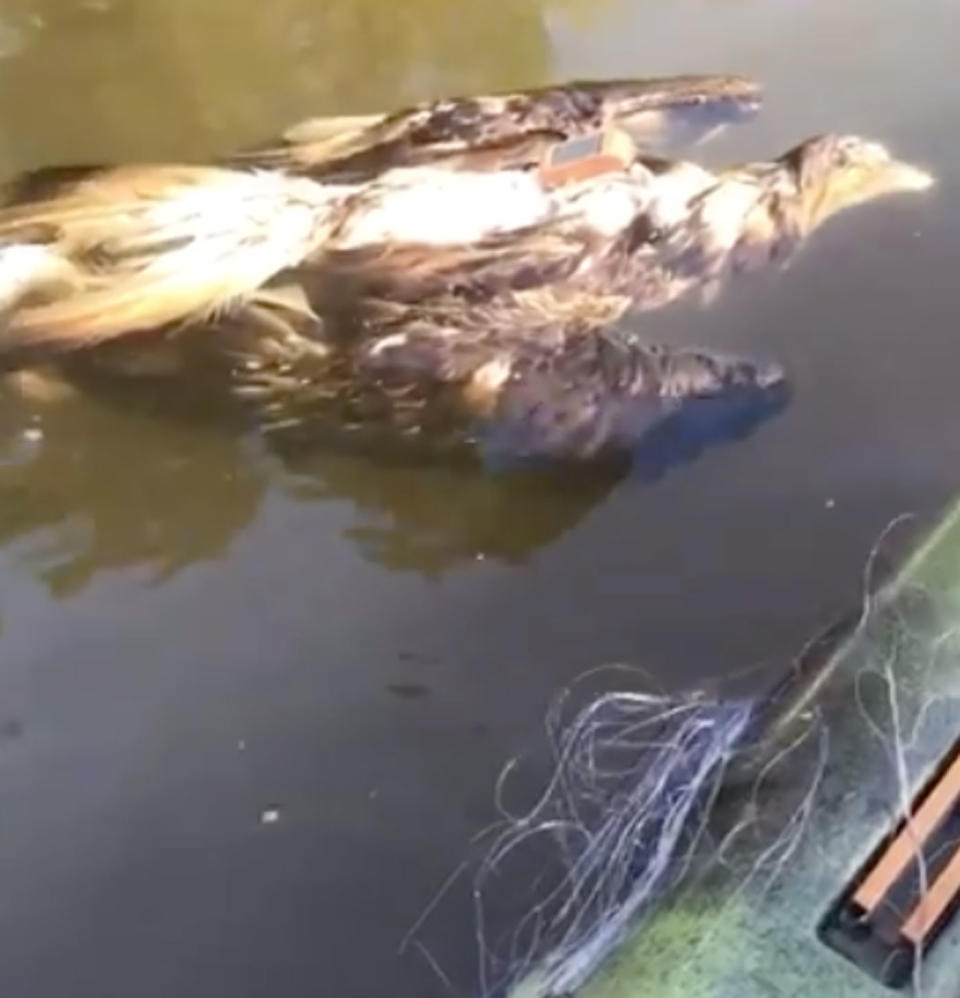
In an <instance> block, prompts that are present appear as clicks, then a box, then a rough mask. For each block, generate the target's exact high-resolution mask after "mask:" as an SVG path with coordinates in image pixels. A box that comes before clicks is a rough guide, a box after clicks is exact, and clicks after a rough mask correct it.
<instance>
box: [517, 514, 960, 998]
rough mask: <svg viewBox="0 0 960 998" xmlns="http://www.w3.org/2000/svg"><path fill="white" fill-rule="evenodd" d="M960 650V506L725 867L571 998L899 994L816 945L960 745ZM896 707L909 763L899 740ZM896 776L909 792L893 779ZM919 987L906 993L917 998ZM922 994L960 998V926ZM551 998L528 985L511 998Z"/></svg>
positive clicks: (918, 560)
mask: <svg viewBox="0 0 960 998" xmlns="http://www.w3.org/2000/svg"><path fill="white" fill-rule="evenodd" d="M958 635H960V504H958V505H957V506H956V507H955V508H954V509H953V510H952V511H951V512H950V513H949V514H948V515H947V516H946V518H945V519H944V521H943V522H942V523H941V524H940V526H939V527H938V528H937V529H936V530H935V531H934V532H933V533H932V534H931V535H930V536H929V538H928V539H927V541H926V542H925V543H924V544H923V545H922V546H921V547H920V548H919V549H918V550H917V551H916V552H915V553H914V555H913V556H912V557H911V558H910V559H909V560H908V561H907V563H906V564H905V565H904V567H903V568H902V569H901V570H900V571H899V573H898V574H897V575H896V577H895V578H894V579H893V580H892V581H891V582H889V583H888V584H887V585H886V587H885V588H884V589H883V590H882V591H881V593H880V594H879V595H878V596H876V597H875V599H874V601H873V603H872V605H871V608H870V612H869V614H867V615H866V616H865V618H864V620H863V621H862V624H861V626H860V627H858V628H856V630H855V631H854V632H853V633H852V636H850V637H849V638H847V639H846V640H845V642H844V643H843V644H842V645H841V646H840V647H839V648H838V649H837V650H836V651H834V652H833V654H832V655H830V657H829V659H828V660H827V661H826V663H825V667H823V668H821V669H819V670H818V672H817V680H816V681H814V682H813V683H812V684H811V685H809V686H808V688H807V690H806V691H805V692H804V693H803V694H802V695H801V696H800V697H799V699H798V700H797V702H796V703H795V704H794V705H793V709H792V710H789V711H787V714H786V715H785V716H784V717H782V718H780V719H779V721H778V722H777V725H779V726H780V728H781V729H782V731H781V733H784V732H786V731H787V729H788V728H790V726H791V725H792V726H793V728H794V730H796V731H799V732H801V735H802V725H803V724H804V723H806V724H807V728H808V735H809V737H807V738H806V741H807V742H808V744H807V746H806V748H804V749H802V750H801V749H797V750H796V751H797V752H798V753H800V754H805V756H806V758H805V760H803V761H801V760H799V759H793V758H792V754H791V753H784V754H783V755H782V757H781V763H780V764H779V765H776V766H773V767H772V768H771V769H770V770H769V771H768V772H767V778H766V779H765V780H764V781H761V783H759V784H758V783H756V781H754V782H753V783H751V784H750V786H749V792H748V793H745V794H744V795H743V799H742V800H741V802H740V805H739V807H740V811H739V815H740V818H739V823H738V821H737V819H733V820H732V821H731V824H730V826H729V827H731V828H739V829H740V832H739V834H737V835H734V836H731V837H730V838H729V839H728V840H726V841H727V842H728V843H729V847H728V851H729V855H728V856H725V857H724V859H725V862H724V863H719V862H717V861H716V847H715V846H714V847H712V848H713V856H714V859H713V860H712V861H711V862H709V863H705V864H704V865H702V868H701V869H700V870H699V871H698V872H697V873H695V874H694V875H693V876H692V877H690V878H688V880H689V883H688V885H687V886H686V887H684V888H682V889H680V890H679V891H678V892H677V893H675V894H674V896H673V897H672V898H670V899H669V900H668V901H667V902H666V903H664V904H663V905H662V906H661V907H659V908H658V909H657V910H656V911H655V912H653V913H651V914H649V915H648V916H647V917H646V919H644V920H643V921H642V922H641V923H640V924H639V925H637V927H636V928H635V929H634V930H633V933H632V935H631V936H630V937H628V938H627V939H626V940H625V941H624V943H623V944H622V945H621V946H620V947H619V948H618V950H617V951H616V953H615V955H614V956H613V957H612V958H611V959H610V960H609V961H608V962H607V963H606V964H605V965H604V966H603V968H602V969H601V970H600V971H599V972H598V973H597V974H595V975H594V976H593V978H592V979H591V980H590V981H588V983H587V984H586V985H585V986H583V987H582V988H581V989H580V990H579V991H578V992H577V996H578V998H801V996H803V998H807V996H823V998H879V996H881V995H891V994H895V993H896V992H893V991H891V989H890V988H888V987H887V986H885V985H884V984H882V983H880V982H879V981H878V980H876V979H875V978H874V977H871V976H870V975H868V974H867V973H865V972H864V971H863V970H862V969H860V968H859V967H857V966H855V965H854V964H853V963H851V962H850V961H848V960H847V959H845V958H844V957H842V956H840V955H839V954H838V953H836V952H834V951H833V950H832V949H830V948H828V947H827V946H826V945H825V944H824V943H823V942H822V941H821V940H820V938H819V936H818V931H817V930H818V926H819V925H820V923H821V921H822V919H823V918H824V916H825V915H826V913H827V911H828V909H829V908H830V906H831V904H832V903H833V902H834V901H835V900H836V899H837V898H838V897H839V895H840V893H841V892H842V890H843V888H844V885H845V884H847V883H848V882H849V880H850V879H851V878H852V877H854V876H855V875H856V872H857V871H858V870H859V869H861V868H862V866H863V864H864V863H865V862H867V861H868V858H869V856H870V854H871V853H872V852H873V850H874V849H875V848H876V847H877V845H878V844H879V843H880V841H881V840H882V837H883V835H884V834H885V833H886V832H887V831H888V830H889V828H890V827H891V822H892V821H893V820H894V816H895V814H896V813H897V811H898V808H899V805H900V804H901V802H902V800H903V797H904V788H905V787H906V788H908V793H909V794H912V793H914V792H916V791H917V790H918V789H920V787H921V786H922V785H923V782H924V781H925V780H927V779H929V777H930V775H931V773H932V771H933V769H934V768H935V767H936V765H937V763H938V762H939V760H940V759H941V758H942V757H943V755H944V753H946V752H947V751H948V750H949V748H950V747H951V746H952V745H953V744H954V743H955V741H956V740H957V737H958V734H960V699H958V694H960V636H958ZM890 677H893V679H894V682H893V683H892V685H891V683H890V682H889V679H890ZM891 694H892V696H891ZM892 705H895V707H896V711H897V713H898V716H899V724H898V726H897V727H898V730H900V731H901V733H902V737H901V739H900V740H899V743H900V745H901V747H902V749H903V750H902V751H897V750H896V749H895V746H896V744H897V741H896V740H894V739H892V738H891V735H892V733H893V730H894V727H895V726H894V724H893V722H892V720H891V717H892V713H891V706H892ZM811 710H815V712H816V715H817V722H816V723H812V722H811V721H810V712H811ZM898 764H899V765H902V766H903V767H905V769H904V770H901V772H903V771H905V772H906V773H907V778H906V780H903V779H901V780H898V779H897V766H898ZM814 785H815V786H816V790H815V793H814V792H813V790H812V788H813V787H814ZM805 801H806V802H807V803H808V804H811V803H812V806H811V807H810V809H809V810H808V811H804V810H803V804H804V802H805ZM751 805H752V806H753V807H754V809H755V810H754V813H753V817H754V818H758V819H759V822H755V821H753V820H751V816H750V813H749V808H750V807H751ZM728 810H729V806H728ZM735 811H736V809H735V808H734V812H735ZM791 816H793V818H794V821H795V824H794V825H790V824H789V821H790V818H791ZM728 820H729V819H728ZM798 831H802V834H800V835H798V834H797V833H798ZM715 841H716V840H714V842H715ZM725 851H726V849H725ZM917 983H918V979H917V978H916V977H915V978H914V980H913V982H912V983H911V984H908V985H907V987H906V992H907V993H909V992H910V989H911V988H913V989H914V993H916V987H915V986H916V984H917ZM919 984H920V990H919V993H921V994H923V995H924V996H927V998H956V996H957V995H958V994H960V918H957V919H956V920H954V922H953V924H950V925H948V926H947V928H946V930H945V931H944V932H943V933H942V935H941V936H940V938H939V939H938V940H937V942H936V943H935V945H934V946H933V947H932V948H931V950H930V952H929V953H928V955H927V957H926V958H925V959H924V960H923V962H922V967H921V974H920V977H919ZM542 994H543V990H542V989H541V988H539V987H538V986H537V980H536V975H535V974H534V975H531V976H530V977H528V978H527V979H526V980H525V981H524V982H522V983H521V984H520V985H519V986H518V987H517V988H515V989H514V992H513V996H512V998H527V996H534V995H538V996H539V995H542Z"/></svg>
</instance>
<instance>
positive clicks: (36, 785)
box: [0, 0, 960, 998]
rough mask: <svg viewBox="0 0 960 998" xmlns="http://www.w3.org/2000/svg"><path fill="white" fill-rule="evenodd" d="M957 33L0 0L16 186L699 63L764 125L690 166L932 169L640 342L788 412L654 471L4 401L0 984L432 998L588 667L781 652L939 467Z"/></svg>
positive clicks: (818, 16)
mask: <svg viewBox="0 0 960 998" xmlns="http://www.w3.org/2000/svg"><path fill="white" fill-rule="evenodd" d="M958 28H960V7H958V5H957V4H956V3H953V2H941V3H936V2H933V0H928V2H927V3H926V4H924V5H923V6H922V9H921V8H919V7H917V6H916V5H909V4H896V3H892V2H890V3H877V2H876V0H872V2H867V0H857V2H852V0H851V2H848V3H846V4H842V5H841V4H829V3H822V4H819V5H814V4H812V3H803V2H800V0H740V2H737V0H728V2H720V0H702V2H693V0H685V2H681V3H672V4H668V3H664V2H659V3H658V2H653V0H625V2H621V3H615V2H606V3H593V4H591V3H587V2H586V0H558V2H557V3H556V4H555V5H543V6H539V5H538V4H537V3H536V2H535V0H497V2H496V3H487V4H473V5H465V4H453V3H449V2H445V0H416V2H411V0H408V2H405V3H402V4H386V3H382V2H379V0H326V2H324V3H320V2H308V0H273V2H271V3H267V4H264V3H259V2H257V3H253V2H251V3H247V2H245V0H243V2H241V0H233V2H232V3H229V4H225V3H222V2H217V0H209V2H208V0H102V2H100V0H90V2H88V3H84V2H79V0H8V2H7V3H6V4H4V7H3V11H2V12H0V55H2V58H0V167H2V169H3V171H4V172H5V173H9V172H12V171H13V170H15V169H18V168H21V167H25V166H30V165H39V164H43V163H49V162H56V161H61V162H62V161H78V160H104V159H122V158H137V159H144V158H147V159H149V158H159V157H176V156H184V155H188V154H189V155H197V154H200V153H206V152H212V151H214V150H223V149H227V148H230V147H233V146H237V145H241V144H243V143H249V142H251V141H254V140H256V139H259V138H261V137H263V136H265V135H269V134H271V133H273V132H275V131H276V130H277V128H278V127H279V126H281V125H283V124H286V123H289V122H292V121H294V120H296V119H297V118H298V117H300V116H304V115H307V114H311V113H318V112H325V111H326V112H334V111H337V112H349V111H352V110H362V109H369V108H378V107H381V106H384V105H388V104H395V103H398V102H402V101H406V100H409V99H413V98H416V97H419V96H422V95H425V94H430V93H438V92H442V91H452V90H455V91H460V90H471V89H490V88H495V87H502V86H508V85H511V84H517V83H528V82H538V81H542V80H546V79H550V78H560V77H570V76H587V75H603V76H612V75H644V74H653V73H660V72H677V71H703V72H706V71H720V70H731V71H738V72H744V73H752V74H756V75H757V76H758V77H760V78H761V79H763V80H764V81H765V82H766V83H767V84H768V86H769V94H768V103H767V107H766V109H765V112H764V114H763V116H762V117H761V118H760V119H759V121H758V122H757V123H756V124H755V125H752V126H750V127H749V128H748V129H746V130H745V131H741V132H738V133H736V134H730V135H728V136H725V137H724V138H723V139H722V141H720V142H718V143H717V144H716V145H715V146H712V147H710V150H709V156H710V157H711V158H714V159H721V158H724V157H727V158H740V157H746V156H748V155H755V154H764V155H766V154H769V153H775V152H779V151H781V150H782V149H783V148H786V147H787V146H788V145H790V144H792V143H793V142H794V141H796V140H797V139H799V138H801V137H805V136H807V135H808V134H812V133H815V132H818V131H824V130H828V129H843V130H854V131H860V132H864V133H868V134H871V135H873V136H875V137H877V138H879V139H882V140H884V141H888V142H890V143H892V144H893V146H894V147H895V148H896V149H897V150H898V151H899V152H901V153H903V154H904V155H905V156H907V157H908V158H911V159H914V160H916V161H918V162H920V163H924V164H926V165H928V166H929V167H931V168H932V169H933V170H934V171H935V172H936V173H937V174H938V175H939V177H940V178H941V180H940V184H939V186H938V188H937V189H936V190H935V191H934V192H932V194H931V195H930V196H928V197H923V198H919V199H918V198H907V199H903V200H900V201H895V202H894V201H891V202H887V203H883V204H878V205H874V206H871V207H869V208H867V209H865V210H862V211H858V212H854V213H851V214H848V215H846V216H842V217H841V218H839V219H837V220H835V221H834V222H833V223H832V224H831V225H829V226H828V227H827V228H826V229H825V230H824V231H823V232H822V233H820V234H819V235H817V236H816V237H815V238H814V239H813V240H812V241H811V243H810V245H809V246H808V247H807V249H806V251H805V252H804V253H803V254H802V255H801V256H800V258H799V259H797V260H796V262H795V263H794V265H793V266H792V267H791V268H790V270H789V271H788V272H787V273H786V274H784V275H766V276H764V277H761V278H759V279H754V280H749V281H745V282H743V283H741V284H740V285H738V286H737V287H734V288H731V289H730V290H729V292H728V293H727V294H725V295H724V296H723V297H722V298H721V299H720V300H719V301H718V302H717V303H716V305H714V306H713V307H712V308H711V309H709V310H706V311H699V310H697V309H695V308H692V307H690V308H682V309H679V310H676V311H673V312H671V313H669V314H667V313H665V314H663V315H660V316H654V317H652V318H651V319H650V328H651V335H652V336H653V335H655V336H656V337H657V338H661V339H670V340H677V341H686V342H691V343H692V342H698V341H700V342H703V343H710V344H716V345H718V346H722V347H725V348H731V349H735V350H739V351H743V352H747V353H750V354H766V355H769V356H772V357H776V358H778V359H779V360H781V361H782V362H784V363H785V364H786V365H787V366H788V367H789V369H790V371H791V372H792V375H793V380H794V385H795V396H794V399H793V402H792V404H791V405H790V407H789V408H788V409H787V411H786V412H785V413H783V414H782V415H780V416H779V417H778V418H776V419H774V420H772V421H770V422H768V423H766V424H765V425H763V426H762V427H760V428H759V429H758V430H757V431H756V432H755V433H753V434H752V435H750V436H748V437H747V438H746V439H742V440H734V441H731V442H729V443H727V444H725V445H722V446H715V447H712V448H710V449H708V450H706V451H705V452H704V453H703V454H701V455H700V456H699V457H697V458H696V459H692V460H689V461H687V462H685V463H682V464H681V465H679V466H676V467H673V468H671V469H670V470H669V471H668V472H667V473H666V474H664V475H662V476H661V477H659V478H657V479H656V480H654V481H646V480H643V478H642V477H638V476H634V477H632V478H628V479H625V480H618V479H616V477H615V476H608V477H603V476H600V475H593V476H591V475H586V476H581V477H579V478H577V479H573V480H571V479H564V480H562V481H556V480H545V479H538V478H527V479H497V480H495V479H491V478H484V477H482V476H481V475H479V474H478V473H476V472H473V471H470V470H469V469H464V468H443V467H419V468H411V467H404V466H390V465H388V466H384V465H383V464H382V463H374V462H370V461H365V460H361V459H359V458H351V457H349V456H345V455H336V454H325V453H318V454H314V455H311V457H310V458H309V461H307V462H306V464H305V465H304V464H301V465H300V466H298V467H297V468H296V469H295V470H294V469H291V468H290V467H284V466H283V465H281V463H280V462H279V461H277V460H276V459H275V458H272V457H271V456H269V455H268V454H266V453H265V452H264V450H263V448H262V447H261V446H260V445H259V444H258V442H257V441H256V440H251V439H249V438H243V437H239V436H236V435H231V434H230V433H229V432H228V431H227V430H225V429H224V428H223V427H215V426H209V425H185V424H183V423H179V422H174V421H172V420H162V419H154V418H151V417H149V416H146V415H143V414H138V413H135V412H133V411H128V410H126V409H124V408H122V407H119V408H118V407H109V406H108V405H106V404H105V403H103V402H98V401H94V400H91V399H89V398H82V397H66V398H61V399H57V400H53V401H51V402H49V403H47V404H43V405H41V404H37V405H36V406H35V407H34V408H31V407H30V406H28V405H26V404H24V403H22V402H14V401H11V400H9V399H3V400H0V439H2V458H0V545H2V546H0V617H2V634H0V656H2V660H0V816H2V817H0V882H2V883H3V886H4V890H3V899H2V901H0V990H2V992H3V994H4V995H5V996H9V998H21V996H23V998H26V996H31V998H33V996H41V995H58V994H63V995H66V994H69V995H71V996H76V998H104V996H113V995H117V996H119V995H124V996H129V995H133V996H137V998H152V996H157V998H160V996H163V998H168V996H170V995H174V994H176V995H179V996H183V998H194V996H196V998H201V996H202V998H221V996H224V998H226V996H230V998H247V996H250V998H253V996H261V995H271V996H272V998H287V996H290V998H294V996H296V998H300V996H305V995H315V994H330V995H338V996H344V998H346V996H354V995H356V996H368V995H381V994H384V995H385V994H390V995H393V996H396V998H403V996H410V998H413V996H417V998H420V996H427V995H431V994H441V993H443V987H442V985H441V984H440V983H439V981H438V980H437V978H436V976H435V975H434V974H433V973H432V972H431V971H430V970H429V968H428V967H427V965H426V961H424V960H422V959H420V957H419V956H418V955H417V954H416V953H415V952H412V953H410V954H408V955H407V956H406V957H404V958H402V959H401V958H399V957H398V956H397V955H396V949H397V945H398V943H399V941H400V939H401V938H402V937H403V935H404V933H405V932H406V931H407V929H408V928H409V927H410V926H411V924H412V923H413V922H414V920H415V919H416V918H417V916H418V915H419V913H420V912H421V910H422V909H423V907H424V905H425V904H426V903H427V901H428V900H429V899H430V897H431V895H432V892H433V890H434V889H435V887H436V886H437V885H438V884H439V882H440V881H441V880H442V879H443V878H444V877H445V876H446V874H447V873H448V872H449V871H450V870H451V869H452V868H453V867H454V866H455V865H456V863H457V862H458V861H459V860H460V858H461V857H462V855H463V854H464V852H465V848H466V843H467V840H468V838H469V837H470V836H471V835H472V834H473V833H474V832H475V831H477V830H478V829H479V828H480V827H482V826H483V825H484V824H485V823H486V822H487V821H489V820H490V818H491V816H492V804H491V801H492V786H493V782H494V779H495V777H496V775H497V773H498V771H499V769H500V767H501V765H502V764H503V762H504V761H505V760H506V759H507V758H508V757H510V756H511V755H512V754H514V753H515V752H517V751H518V750H521V749H523V748H524V747H525V746H526V745H528V744H529V743H530V741H531V739H533V738H534V737H535V735H536V732H537V729H538V725H539V722H540V719H541V717H542V714H543V710H544V707H545V705H546V704H547V702H548V700H549V698H550V696H551V694H552V693H553V692H554V691H555V690H556V689H557V688H558V687H559V686H561V685H562V684H564V683H565V682H567V681H569V680H570V679H571V678H572V677H574V676H576V675H577V674H578V673H579V672H581V671H582V670H584V669H586V668H589V667H591V666H595V665H598V664H600V663H603V662H609V661H623V660H625V661H631V662H635V663H638V664H643V665H645V666H647V667H648V668H650V669H651V670H652V672H653V673H654V674H655V675H656V676H658V677H660V678H661V680H662V681H663V682H665V683H668V684H672V685H676V684H683V683H689V682H695V681H699V680H700V679H702V678H703V677H705V676H722V675H724V674H728V673H730V672H732V671H734V670H740V669H743V668H745V667H749V666H755V665H759V664H763V665H769V666H771V667H776V666H777V665H778V664H782V663H783V662H785V661H786V660H787V659H788V658H789V656H790V655H791V654H792V653H793V652H794V651H795V650H796V649H797V648H798V646H800V645H801V644H802V643H803V641H804V640H805V638H806V637H807V636H808V635H809V634H810V633H811V632H812V631H813V630H814V629H815V628H816V627H818V626H819V625H820V624H822V623H824V622H825V621H826V620H828V619H830V618H831V617H833V616H834V615H836V613H837V612H839V611H840V610H842V609H844V608H846V607H847V606H848V604H849V602H850V600H851V599H852V598H855V596H856V593H857V588H858V584H859V578H860V571H861V568H862V566H863V563H864V559H865V557H866V555H867V553H868V551H869V549H870V547H871V545H872V543H873V541H874V540H875V538H876V537H877V535H878V533H879V532H880V531H881V529H882V528H883V527H884V525H885V524H886V523H887V522H888V521H889V520H890V519H891V518H892V517H894V516H896V515H897V514H900V513H903V512H915V513H918V514H920V515H921V516H927V515H930V514H931V513H932V512H934V511H935V510H937V509H938V508H939V507H940V506H941V505H942V504H943V503H944V502H945V501H946V500H947V499H948V498H949V497H950V496H951V495H952V493H953V492H954V490H955V488H956V483H957V479H958V469H960V433H958V432H957V422H958V419H960V392H958V388H957V386H958V372H960V339H958V337H960V324H958V311H957V304H956V302H957V295H956V286H957V280H958V274H960V249H958V247H960V240H958V232H960V198H958V186H960V152H958V151H957V150H958V148H960V147H958V145H957V142H956V135H955V123H956V121H957V120H958V117H960V83H958V82H957V80H956V74H954V73H952V72H951V68H952V66H953V63H954V61H955V40H956V38H957V37H958ZM271 811H276V812H277V815H276V816H274V815H270V814H267V813H268V812H271ZM265 814H266V815H267V818H266V820H265V819H264V815H265ZM272 817H276V818H277V820H276V821H271V820H269V819H270V818H272ZM461 900H462V899H461ZM470 933H471V924H470V920H469V909H468V906H467V905H466V904H462V905H459V907H458V904H457V903H456V898H454V899H453V900H452V901H451V903H450V904H449V905H448V908H447V909H445V912H444V916H443V918H441V919H439V924H438V923H437V922H436V921H435V922H434V923H432V924H431V925H429V926H428V928H427V930H426V931H425V933H424V935H423V939H424V940H425V942H426V943H427V945H428V946H429V948H430V951H431V953H433V954H434V955H435V956H437V957H438V958H439V959H441V960H442V961H443V963H444V966H445V967H447V969H449V970H450V971H451V972H453V973H455V974H456V976H457V977H458V979H460V980H464V979H465V980H468V981H469V976H470V968H471V963H470V960H471V954H472V950H471V947H472V940H471V935H470Z"/></svg>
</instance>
